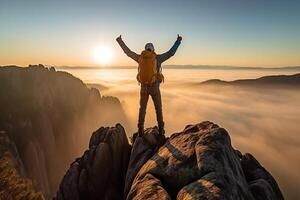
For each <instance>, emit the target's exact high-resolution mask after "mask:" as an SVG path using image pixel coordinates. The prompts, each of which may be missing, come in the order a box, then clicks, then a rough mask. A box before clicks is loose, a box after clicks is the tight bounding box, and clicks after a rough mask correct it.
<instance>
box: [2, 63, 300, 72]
mask: <svg viewBox="0 0 300 200" xmlns="http://www.w3.org/2000/svg"><path fill="white" fill-rule="evenodd" d="M45 66H47V67H54V68H55V69H57V70H60V69H136V66H105V67H101V66H53V65H45ZM0 67H1V66H0ZM163 68H165V69H199V70H266V71H269V70H279V71H281V70H291V71H300V66H283V67H242V66H226V65H189V64H187V65H163Z"/></svg>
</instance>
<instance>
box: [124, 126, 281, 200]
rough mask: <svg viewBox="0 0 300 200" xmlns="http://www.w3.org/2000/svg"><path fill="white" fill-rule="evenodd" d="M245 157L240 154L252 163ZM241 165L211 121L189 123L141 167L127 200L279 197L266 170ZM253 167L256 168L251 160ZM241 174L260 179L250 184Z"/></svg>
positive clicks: (277, 190)
mask: <svg viewBox="0 0 300 200" xmlns="http://www.w3.org/2000/svg"><path fill="white" fill-rule="evenodd" d="M136 142H138V141H137V140H136ZM134 146H136V144H134ZM132 152H134V148H133V150H132ZM246 158H247V159H246ZM248 158H249V157H248V156H247V155H246V156H245V159H246V160H247V161H248V162H251V163H253V161H249V159H248ZM243 163H244V164H242V162H241V159H240V157H239V153H238V152H236V151H235V150H234V149H233V148H232V146H231V141H230V137H229V135H228V133H227V132H226V130H225V129H223V128H220V127H218V126H217V125H216V124H213V123H211V122H202V123H199V124H196V125H190V126H187V127H186V128H185V130H183V131H182V132H180V133H175V134H173V135H172V136H171V137H170V139H169V140H167V142H166V143H165V144H164V145H163V146H162V147H161V148H160V149H159V151H158V152H157V153H156V154H154V155H153V156H152V157H151V158H150V159H149V160H148V161H147V162H146V163H145V164H144V165H143V166H142V168H141V169H140V170H139V172H138V173H137V175H136V176H135V178H134V181H133V183H132V185H131V188H130V191H129V193H128V195H127V200H140V199H178V200H183V199H195V200H196V199H247V200H251V199H273V200H276V199H283V197H282V195H281V192H280V190H279V188H278V187H274V184H270V182H268V181H267V180H272V181H273V180H274V179H273V177H272V176H271V175H270V174H269V173H265V171H262V172H257V173H254V171H253V168H252V167H250V168H249V167H246V166H248V163H247V162H246V161H243ZM254 163H255V162H254ZM132 165H133V164H132ZM242 165H246V166H244V167H242ZM252 165H254V164H252ZM254 166H255V167H256V168H255V169H257V168H259V169H261V167H259V166H260V165H257V163H256V165H254ZM243 169H247V170H248V171H247V173H244V171H243ZM245 174H246V175H250V177H251V175H253V174H259V175H258V178H257V177H256V176H253V177H255V178H254V179H255V180H259V181H260V182H263V183H260V182H252V181H251V180H252V178H250V179H249V180H250V182H248V181H249V180H248V179H247V177H246V176H245ZM262 177H264V178H262ZM272 181H271V183H274V182H275V180H274V182H272ZM126 184H127V183H126ZM275 184H276V182H275ZM276 186H277V185H276ZM255 192H258V193H256V194H254V193H255Z"/></svg>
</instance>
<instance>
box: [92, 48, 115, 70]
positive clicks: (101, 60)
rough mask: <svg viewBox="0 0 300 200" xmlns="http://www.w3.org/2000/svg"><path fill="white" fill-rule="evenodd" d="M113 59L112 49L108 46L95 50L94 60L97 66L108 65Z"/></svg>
mask: <svg viewBox="0 0 300 200" xmlns="http://www.w3.org/2000/svg"><path fill="white" fill-rule="evenodd" d="M112 57H113V52H112V49H111V48H110V47H108V46H98V47H96V48H94V49H93V58H94V61H95V62H96V63H97V64H100V65H103V66H105V65H108V64H110V63H111V61H112Z"/></svg>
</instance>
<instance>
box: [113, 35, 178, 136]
mask: <svg viewBox="0 0 300 200" xmlns="http://www.w3.org/2000/svg"><path fill="white" fill-rule="evenodd" d="M181 40H182V37H181V36H180V35H177V40H176V42H175V43H174V45H173V46H172V48H171V49H170V50H169V51H167V52H166V53H163V54H156V53H155V49H154V45H153V44H152V43H147V44H146V45H145V50H144V51H142V53H141V54H140V55H139V54H137V53H135V52H133V51H131V50H130V49H129V48H128V47H127V46H126V44H125V43H124V42H123V40H122V38H121V35H120V36H119V37H118V38H117V42H118V43H119V45H120V46H121V48H122V49H123V51H124V53H125V54H126V55H127V56H128V57H130V58H132V59H133V60H135V61H136V62H137V63H138V64H139V65H138V74H137V80H138V81H139V83H140V85H141V90H140V109H139V119H138V133H139V135H140V136H141V135H142V134H143V132H144V122H145V115H146V108H147V102H148V99H149V95H150V96H151V97H152V100H153V102H154V107H155V111H156V119H157V123H158V129H159V133H160V134H164V133H165V131H164V120H163V113H162V103H161V94H160V90H159V85H160V83H161V82H163V81H164V77H163V75H162V73H161V64H162V63H163V62H164V61H166V60H167V59H169V58H170V57H172V56H173V55H174V54H175V52H176V50H177V48H178V47H179V45H180V43H181Z"/></svg>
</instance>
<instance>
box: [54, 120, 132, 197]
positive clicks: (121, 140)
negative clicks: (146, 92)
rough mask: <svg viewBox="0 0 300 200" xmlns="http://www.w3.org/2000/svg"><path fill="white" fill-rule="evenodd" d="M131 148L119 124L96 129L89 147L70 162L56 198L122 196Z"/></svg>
mask: <svg viewBox="0 0 300 200" xmlns="http://www.w3.org/2000/svg"><path fill="white" fill-rule="evenodd" d="M130 150H131V147H130V145H129V143H128V140H127V136H126V134H125V131H124V128H123V127H122V126H121V125H119V124H117V125H116V127H112V128H103V127H101V128H100V129H98V130H97V131H96V132H94V133H93V135H92V137H91V139H90V144H89V149H88V150H87V151H85V152H84V154H83V156H82V157H81V158H78V159H76V160H75V162H73V163H72V164H71V166H70V169H69V170H68V172H67V173H66V175H65V176H64V178H63V180H62V182H61V184H60V187H59V191H58V193H57V197H56V200H69V199H72V200H79V199H91V200H94V199H95V200H97V199H111V200H114V199H122V196H123V190H124V183H125V182H124V180H125V175H126V170H127V165H128V161H129V156H130Z"/></svg>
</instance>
